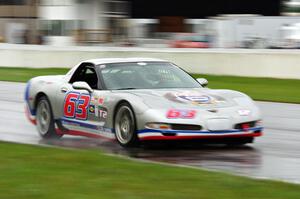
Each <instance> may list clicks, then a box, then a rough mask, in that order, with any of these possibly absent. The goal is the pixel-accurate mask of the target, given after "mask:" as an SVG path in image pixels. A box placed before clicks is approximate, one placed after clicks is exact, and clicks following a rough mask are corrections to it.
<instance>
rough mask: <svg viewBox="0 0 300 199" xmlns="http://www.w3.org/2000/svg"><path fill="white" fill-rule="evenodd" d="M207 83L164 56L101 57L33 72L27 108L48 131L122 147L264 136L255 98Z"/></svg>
mask: <svg viewBox="0 0 300 199" xmlns="http://www.w3.org/2000/svg"><path fill="white" fill-rule="evenodd" d="M207 83H208V82H207V80H206V79H203V78H199V79H197V80H195V79H194V78H192V77H191V76H190V75H189V74H188V73H186V72H185V71H183V70H182V69H181V68H179V67H178V66H176V65H175V64H173V63H170V62H168V61H164V60H159V59H150V58H123V59H117V58H116V59H94V60H88V61H84V62H82V63H80V64H78V65H77V66H75V67H74V68H72V69H71V70H70V71H69V72H68V73H67V74H66V75H56V76H40V77H35V78H33V79H31V80H30V81H29V82H28V84H27V87H26V92H25V101H26V105H27V106H26V110H27V111H26V112H27V116H28V118H29V119H30V121H31V122H32V123H33V124H35V125H36V127H37V131H38V133H39V134H40V135H41V137H43V138H60V137H62V136H63V135H64V134H69V135H80V136H89V137H105V138H108V139H116V140H117V141H118V142H119V143H120V145H122V146H135V145H137V144H138V143H140V142H141V141H146V140H196V139H197V140H198V139H209V140H214V139H216V140H217V139H218V140H220V139H224V140H225V139H226V140H227V141H228V140H229V141H232V142H233V143H236V144H246V143H251V142H253V140H254V137H257V136H261V135H262V129H263V127H262V124H261V114H260V111H259V109H258V107H257V106H256V105H255V103H254V102H253V101H252V100H251V98H250V97H248V96H247V95H245V94H243V93H240V92H237V91H232V90H213V89H209V88H206V85H207Z"/></svg>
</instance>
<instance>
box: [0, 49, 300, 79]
mask: <svg viewBox="0 0 300 199" xmlns="http://www.w3.org/2000/svg"><path fill="white" fill-rule="evenodd" d="M110 57H153V58H161V59H166V60H170V61H172V62H174V63H176V64H177V65H179V66H181V67H182V68H184V69H185V70H187V71H188V72H191V73H203V74H215V75H236V76H252V77H275V78H292V79H300V51H299V50H257V49H251V50H246V49H154V48H152V49H147V48H125V47H121V48H120V47H52V46H33V45H9V44H1V45H0V66H6V67H34V68H46V67H72V66H74V65H76V64H77V63H79V62H81V61H83V60H87V59H93V58H110Z"/></svg>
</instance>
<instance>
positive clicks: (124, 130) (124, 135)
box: [115, 106, 134, 144]
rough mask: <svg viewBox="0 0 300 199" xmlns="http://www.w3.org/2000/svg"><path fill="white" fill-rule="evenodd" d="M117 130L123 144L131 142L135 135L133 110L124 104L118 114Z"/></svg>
mask: <svg viewBox="0 0 300 199" xmlns="http://www.w3.org/2000/svg"><path fill="white" fill-rule="evenodd" d="M115 131H116V137H117V139H118V141H119V142H120V143H122V144H127V143H129V142H130V140H131V139H132V137H133V135H134V120H133V112H132V110H131V109H130V108H128V107H126V106H122V107H121V108H120V109H119V110H118V112H117V115H116V119H115Z"/></svg>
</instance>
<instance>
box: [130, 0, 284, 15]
mask: <svg viewBox="0 0 300 199" xmlns="http://www.w3.org/2000/svg"><path fill="white" fill-rule="evenodd" d="M129 1H130V2H131V14H132V17H133V18H156V17H159V16H184V17H186V18H205V17H209V16H216V15H218V14H261V15H265V16H278V15H280V0H129Z"/></svg>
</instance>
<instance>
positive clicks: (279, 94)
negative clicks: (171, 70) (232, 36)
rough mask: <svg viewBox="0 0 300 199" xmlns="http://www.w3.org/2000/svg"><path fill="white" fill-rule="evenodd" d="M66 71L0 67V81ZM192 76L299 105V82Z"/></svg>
mask: <svg viewBox="0 0 300 199" xmlns="http://www.w3.org/2000/svg"><path fill="white" fill-rule="evenodd" d="M68 70H69V69H65V68H48V69H33V68H5V67H0V80H1V81H16V82H26V81H28V80H29V79H30V78H32V77H35V76H39V75H55V74H65V73H66V72H67V71H68ZM193 76H194V77H205V78H207V79H208V81H209V87H210V88H222V89H232V90H238V91H241V92H244V93H246V94H248V95H250V96H251V97H252V98H253V99H255V100H264V101H277V102H290V103H300V80H290V79H274V78H252V77H235V76H216V75H198V74H194V75H193Z"/></svg>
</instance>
